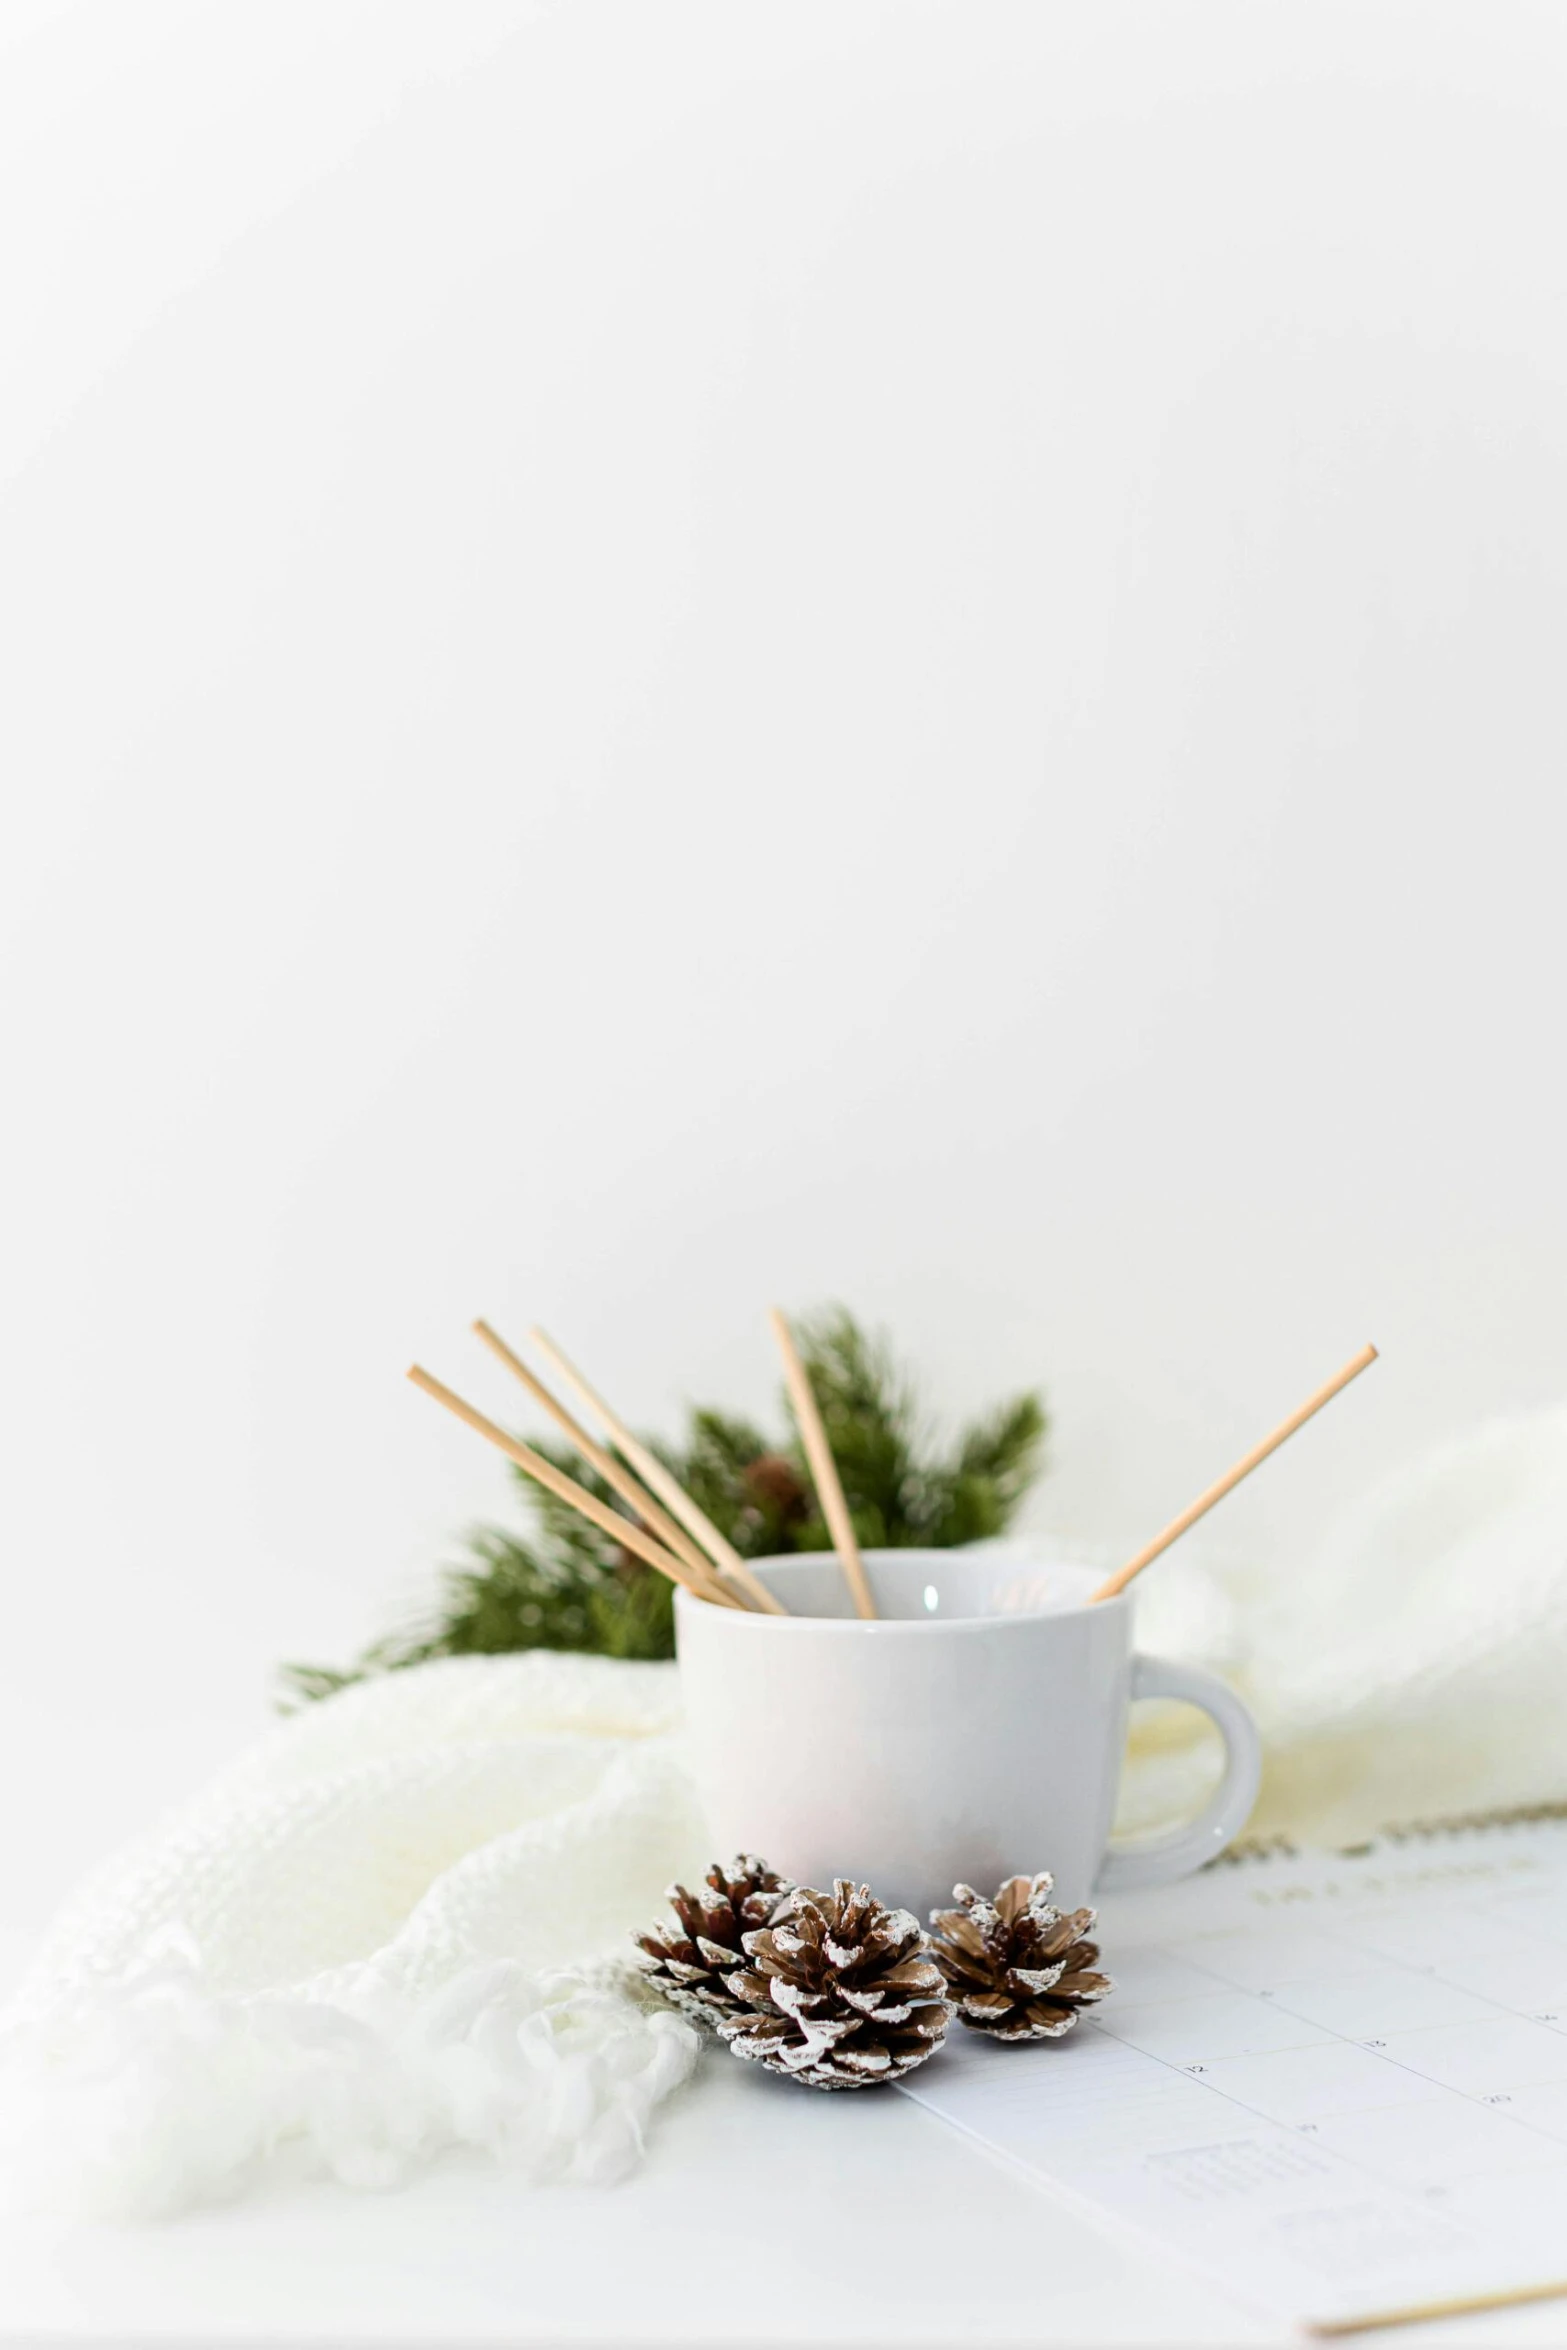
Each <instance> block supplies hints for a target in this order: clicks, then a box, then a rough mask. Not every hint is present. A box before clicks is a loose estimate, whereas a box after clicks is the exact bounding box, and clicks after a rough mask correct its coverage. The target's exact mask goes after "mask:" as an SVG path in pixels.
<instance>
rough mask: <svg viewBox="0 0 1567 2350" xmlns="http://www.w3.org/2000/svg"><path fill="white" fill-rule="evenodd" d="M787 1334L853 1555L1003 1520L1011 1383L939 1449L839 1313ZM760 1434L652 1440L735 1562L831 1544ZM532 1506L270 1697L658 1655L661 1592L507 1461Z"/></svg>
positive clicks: (594, 1487) (564, 1456) (746, 1424)
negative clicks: (464, 1669) (380, 1679)
mask: <svg viewBox="0 0 1567 2350" xmlns="http://www.w3.org/2000/svg"><path fill="white" fill-rule="evenodd" d="M795 1335H796V1338H797V1341H798V1343H799V1347H800V1352H801V1355H802V1356H803V1358H804V1361H805V1366H806V1369H807V1371H808V1373H809V1374H810V1380H811V1385H812V1388H813V1389H814V1391H815V1394H816V1398H817V1401H818V1403H819V1404H820V1406H821V1412H822V1418H823V1420H824V1421H825V1423H826V1427H827V1435H828V1439H829V1441H830V1443H831V1445H832V1450H833V1457H834V1459H835V1460H836V1462H837V1464H838V1474H839V1476H840V1477H841V1479H842V1481H843V1489H844V1497H845V1499H846V1501H847V1502H848V1505H849V1513H850V1516H851V1517H852V1518H853V1521H854V1530H855V1532H856V1534H857V1535H858V1536H859V1538H860V1541H861V1542H862V1543H863V1544H864V1545H865V1547H866V1548H867V1549H868V1550H906V1549H911V1548H925V1549H935V1550H946V1549H950V1548H952V1547H954V1546H955V1545H956V1544H958V1543H961V1542H977V1541H980V1540H981V1539H983V1538H984V1537H985V1536H986V1535H991V1534H999V1533H1001V1532H1002V1531H1003V1530H1004V1528H1005V1527H1006V1526H1007V1524H1008V1523H1009V1521H1010V1520H1011V1518H1012V1516H1013V1515H1014V1513H1015V1511H1016V1510H1017V1507H1018V1505H1019V1503H1020V1502H1021V1501H1022V1499H1023V1496H1024V1495H1025V1494H1026V1492H1027V1491H1028V1488H1029V1486H1030V1485H1031V1484H1032V1483H1033V1481H1034V1478H1035V1477H1036V1476H1037V1475H1038V1473H1039V1469H1040V1465H1041V1454H1042V1451H1043V1445H1044V1437H1045V1431H1046V1427H1047V1421H1046V1418H1045V1411H1044V1406H1043V1404H1042V1402H1041V1400H1040V1398H1039V1397H1038V1396H1037V1395H1034V1394H1028V1395H1019V1396H1016V1397H1014V1398H1013V1399H1012V1400H1011V1401H1010V1402H1008V1403H1005V1404H1001V1405H998V1406H997V1407H996V1409H995V1410H994V1411H992V1412H989V1413H987V1414H986V1416H985V1417H984V1418H983V1419H981V1420H978V1421H976V1422H974V1424H973V1425H972V1426H970V1427H968V1428H966V1429H964V1430H962V1431H961V1432H960V1434H959V1436H958V1438H957V1441H956V1443H955V1444H953V1445H951V1446H948V1447H943V1446H942V1445H941V1444H940V1443H939V1441H938V1440H937V1438H936V1437H935V1436H934V1435H933V1434H932V1432H931V1430H930V1429H929V1428H928V1426H927V1425H926V1423H925V1420H924V1417H923V1415H922V1413H921V1410H920V1406H919V1398H918V1393H917V1390H916V1388H915V1385H914V1382H913V1380H912V1379H911V1378H910V1377H909V1376H908V1374H907V1373H905V1372H903V1371H901V1370H900V1369H899V1367H898V1365H897V1363H896V1362H895V1360H894V1358H893V1355H892V1353H891V1350H890V1348H889V1347H888V1345H887V1343H886V1341H885V1340H884V1339H882V1338H879V1337H873V1336H871V1335H869V1334H867V1333H866V1332H865V1331H864V1330H862V1329H861V1327H860V1325H859V1324H858V1322H856V1320H855V1319H854V1316H853V1315H852V1314H850V1313H849V1312H848V1311H847V1309H846V1308H844V1307H842V1306H831V1307H827V1308H825V1309H824V1310H822V1311H821V1312H819V1313H817V1314H814V1315H811V1316H809V1317H807V1318H805V1319H803V1320H801V1321H799V1322H798V1323H797V1324H796V1328H795ZM790 1425H791V1434H790V1436H789V1438H788V1439H787V1440H785V1441H783V1442H775V1441H773V1440H771V1439H770V1438H769V1437H768V1436H767V1435H766V1433H765V1432H764V1431H763V1430H762V1429H761V1428H759V1427H757V1426H756V1425H755V1424H754V1423H753V1422H752V1421H750V1420H743V1419H737V1418H735V1417H733V1416H731V1415H730V1414H728V1413H724V1412H719V1411H714V1410H711V1409H705V1408H704V1409H697V1410H693V1411H692V1413H691V1416H690V1424H689V1428H688V1430H687V1435H686V1441H685V1445H684V1447H683V1448H678V1449H677V1448H672V1447H669V1446H666V1445H662V1444H657V1445H655V1446H654V1450H655V1451H656V1452H657V1453H658V1455H659V1458H660V1459H661V1460H663V1461H664V1462H665V1463H666V1464H667V1465H668V1467H669V1468H670V1469H671V1470H672V1471H673V1472H674V1474H675V1476H677V1477H678V1478H679V1479H680V1481H681V1483H682V1484H683V1485H684V1486H685V1488H686V1490H687V1491H688V1492H689V1493H690V1495H691V1497H692V1499H693V1500H694V1501H696V1502H697V1503H698V1504H699V1505H700V1506H701V1508H702V1509H704V1510H705V1511H706V1513H707V1515H708V1516H709V1517H710V1518H711V1519H712V1521H713V1523H714V1525H715V1526H717V1527H718V1528H719V1530H720V1532H722V1533H724V1534H726V1535H727V1536H728V1537H729V1540H730V1541H731V1542H732V1543H733V1544H734V1546H735V1548H736V1550H738V1551H739V1552H740V1554H741V1556H742V1557H744V1558H764V1557H768V1556H772V1555H776V1554H777V1553H778V1552H780V1551H798V1550H830V1549H831V1548H832V1536H831V1534H830V1533H829V1532H828V1529H827V1526H826V1524H825V1523H824V1521H823V1519H822V1516H821V1513H820V1511H819V1510H818V1509H817V1506H816V1497H815V1495H814V1493H813V1492H812V1490H811V1483H810V1476H809V1472H808V1470H807V1467H806V1463H805V1456H804V1453H803V1452H802V1450H801V1448H800V1443H799V1436H798V1431H796V1430H794V1429H793V1422H792V1415H791V1422H790ZM535 1449H536V1450H537V1451H539V1452H542V1453H544V1454H546V1455H547V1457H548V1458H549V1459H550V1460H552V1461H554V1462H556V1463H557V1465H558V1466H559V1467H560V1468H562V1469H564V1470H565V1471H566V1472H567V1473H568V1475H570V1476H572V1477H574V1478H576V1480H577V1482H578V1483H579V1484H581V1485H585V1486H586V1487H587V1488H588V1490H589V1491H590V1492H591V1493H594V1494H596V1495H597V1496H598V1498H599V1499H600V1500H601V1501H604V1502H607V1503H608V1504H609V1505H610V1507H611V1508H612V1509H614V1510H615V1511H616V1512H617V1514H619V1515H621V1516H625V1515H626V1514H627V1513H626V1511H625V1507H624V1504H623V1503H622V1502H621V1501H620V1499H619V1497H618V1496H617V1495H616V1494H615V1493H614V1492H613V1491H612V1490H611V1489H610V1488H609V1487H608V1486H607V1485H606V1484H605V1483H604V1482H603V1480H602V1478H600V1477H599V1476H598V1475H597V1473H596V1472H595V1471H594V1470H593V1469H591V1468H590V1467H589V1466H588V1464H587V1463H586V1462H585V1461H583V1460H581V1459H580V1458H579V1456H578V1455H577V1454H576V1453H574V1452H572V1451H570V1450H569V1449H568V1448H564V1447H561V1446H559V1445H555V1444H551V1443H541V1442H538V1441H537V1440H535ZM514 1474H515V1475H516V1476H517V1479H518V1482H519V1484H520V1485H521V1486H522V1488H523V1491H524V1494H525V1496H526V1499H527V1503H528V1505H529V1507H530V1508H531V1510H532V1513H533V1517H534V1520H535V1527H536V1531H535V1533H534V1535H533V1537H532V1538H531V1539H529V1540H523V1539H521V1538H520V1537H519V1536H517V1535H515V1534H512V1533H510V1532H507V1531H503V1530H501V1529H499V1528H495V1527H488V1526H484V1527H479V1528H477V1529H476V1530H475V1531H474V1532H473V1533H471V1534H470V1535H469V1536H468V1538H467V1556H466V1557H465V1558H464V1559H463V1561H462V1562H461V1563H460V1564H459V1565H455V1566H452V1567H449V1568H447V1569H446V1570H445V1572H444V1574H443V1576H442V1578H441V1585H440V1590H439V1593H438V1597H437V1600H436V1604H435V1606H434V1608H433V1610H432V1612H431V1614H430V1616H429V1618H428V1619H427V1620H426V1621H425V1622H424V1623H422V1624H414V1625H410V1626H409V1627H407V1628H406V1629H405V1630H404V1631H402V1632H399V1633H393V1634H390V1635H388V1636H387V1637H386V1638H384V1639H382V1640H378V1641H376V1642H375V1643H374V1644H373V1645H372V1646H371V1647H370V1648H368V1649H366V1651H365V1653H364V1654H363V1656H362V1657H361V1658H360V1660H359V1662H358V1663H357V1664H356V1665H353V1666H351V1667H349V1668H347V1669H346V1670H336V1669H334V1668H332V1667H330V1666H323V1665H286V1666H284V1668H283V1675H282V1678H283V1684H284V1701H285V1703H292V1702H296V1701H300V1700H306V1699H310V1698H315V1697H327V1696H330V1695H331V1693H332V1691H333V1690H335V1689H342V1688H345V1687H346V1686H347V1685H348V1683H349V1682H351V1681H361V1680H364V1679H365V1678H367V1676H369V1675H370V1674H373V1673H382V1672H390V1671H394V1670H396V1669H397V1668H398V1667H399V1666H403V1665H416V1664H423V1663H424V1662H426V1660H427V1659H429V1658H431V1657H438V1656H494V1655H499V1654H504V1653H506V1652H509V1651H511V1650H514V1649H520V1648H563V1649H577V1650H582V1651H588V1652H591V1653H592V1654H595V1655H599V1656H617V1657H633V1658H654V1657H667V1656H672V1655H673V1654H674V1646H675V1640H674V1616H673V1607H672V1602H673V1596H674V1593H673V1587H672V1585H671V1584H670V1583H669V1582H668V1581H666V1579H665V1578H664V1576H662V1575H660V1574H659V1573H657V1571H656V1570H655V1569H653V1568H651V1567H647V1566H644V1565H643V1563H642V1561H641V1560H640V1559H638V1558H636V1557H635V1556H634V1555H633V1554H632V1553H631V1552H630V1551H627V1550H625V1549H623V1548H621V1546H620V1545H619V1544H617V1543H616V1542H615V1541H614V1540H613V1539H612V1537H610V1536H609V1535H607V1534H602V1533H600V1531H599V1530H598V1528H597V1527H595V1526H590V1525H589V1524H588V1523H587V1521H586V1520H585V1519H583V1518H580V1517H578V1515H577V1514H576V1512H575V1511H574V1510H570V1509H568V1508H567V1507H566V1506H565V1504H564V1503H563V1502H561V1501H558V1500H557V1499H556V1498H555V1496H554V1495H553V1494H549V1493H546V1492H545V1491H544V1490H543V1489H542V1487H540V1486H538V1485H535V1484H534V1483H533V1482H532V1480H531V1479H530V1478H528V1477H525V1476H524V1475H523V1474H522V1472H521V1471H520V1470H517V1471H515V1472H514Z"/></svg>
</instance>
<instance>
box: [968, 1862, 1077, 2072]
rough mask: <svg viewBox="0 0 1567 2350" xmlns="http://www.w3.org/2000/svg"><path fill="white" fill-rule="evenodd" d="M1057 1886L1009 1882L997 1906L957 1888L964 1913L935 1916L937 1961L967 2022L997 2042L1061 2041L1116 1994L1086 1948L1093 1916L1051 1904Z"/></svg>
mask: <svg viewBox="0 0 1567 2350" xmlns="http://www.w3.org/2000/svg"><path fill="white" fill-rule="evenodd" d="M1053 1884H1054V1879H1053V1878H1052V1877H1050V1876H1048V1875H1046V1876H1039V1877H1008V1879H1007V1881H1006V1883H1005V1884H1004V1885H1003V1886H1002V1888H1001V1890H1000V1892H999V1893H998V1894H997V1895H996V1898H995V1900H994V1901H982V1900H981V1899H980V1897H979V1895H978V1894H977V1893H976V1892H975V1891H974V1889H973V1887H972V1886H971V1885H954V1886H953V1888H952V1893H953V1899H954V1900H956V1901H960V1902H961V1903H962V1905H963V1906H962V1908H961V1909H940V1910H935V1911H933V1912H932V1915H931V1921H930V1922H931V1937H930V1947H931V1955H932V1956H933V1958H934V1959H935V1961H936V1964H937V1966H938V1967H939V1968H940V1969H941V1972H942V1974H943V1976H944V1977H945V1978H946V1982H947V1986H948V1989H949V1991H950V1992H951V1995H952V2001H953V2005H954V2006H955V2007H956V2009H957V2011H958V2017H959V2020H960V2022H962V2023H965V2024H968V2025H969V2026H970V2027H971V2028H972V2029H973V2030H974V2031H976V2032H988V2033H989V2034H990V2035H991V2037H992V2038H993V2039H996V2040H1059V2039H1060V2037H1061V2035H1062V2033H1063V2032H1069V2031H1070V2030H1071V2029H1072V2026H1073V2025H1074V2024H1075V2023H1076V2021H1077V2018H1078V2013H1079V2011H1080V2010H1081V2009H1082V2008H1084V2007H1087V2006H1089V2005H1091V2004H1092V2002H1093V2001H1094V2000H1096V1999H1103V1997H1104V1995H1105V1993H1106V1992H1107V1991H1109V1990H1112V1989H1113V1988H1114V1986H1113V1984H1112V1983H1111V1981H1110V1978H1109V1976H1108V1975H1096V1974H1093V1973H1091V1972H1090V1969H1091V1968H1092V1966H1093V1963H1094V1961H1095V1959H1096V1958H1097V1957H1098V1956H1099V1948H1098V1945H1097V1943H1094V1942H1085V1941H1084V1940H1083V1938H1082V1937H1083V1936H1084V1934H1086V1933H1087V1931H1088V1929H1089V1928H1090V1927H1091V1926H1092V1925H1093V1922H1094V1913H1093V1911H1092V1910H1091V1909H1074V1910H1069V1911H1067V1912H1066V1913H1065V1914H1064V1915H1063V1913H1062V1912H1061V1911H1060V1910H1059V1909H1057V1908H1055V1906H1054V1905H1053V1903H1052V1902H1051V1900H1050V1893H1051V1888H1052V1886H1053Z"/></svg>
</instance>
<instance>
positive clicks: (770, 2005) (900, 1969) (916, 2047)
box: [719, 1877, 951, 2089]
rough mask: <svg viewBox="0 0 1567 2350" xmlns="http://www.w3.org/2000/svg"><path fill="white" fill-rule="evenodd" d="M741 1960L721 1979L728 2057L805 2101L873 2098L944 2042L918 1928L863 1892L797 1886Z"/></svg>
mask: <svg viewBox="0 0 1567 2350" xmlns="http://www.w3.org/2000/svg"><path fill="white" fill-rule="evenodd" d="M745 1948H746V1956H747V1958H748V1959H749V1961H750V1964H749V1965H748V1966H747V1967H746V1969H745V1970H744V1971H743V1972H742V1973H739V1974H734V1975H731V1976H730V1978H729V1989H730V1990H731V1991H732V1992H733V1993H734V1995H735V1998H736V2000H737V2002H738V2003H739V2004H738V2012H736V2013H733V2014H731V2015H729V2016H727V2017H725V2019H724V2020H723V2022H722V2023H721V2024H720V2025H719V2030H720V2032H721V2033H722V2035H723V2037H724V2039H725V2040H727V2041H728V2043H729V2046H730V2049H731V2050H732V2052H733V2053H734V2054H735V2055H736V2056H745V2057H751V2058H754V2059H755V2061H756V2062H757V2063H759V2064H765V2065H766V2066H767V2067H768V2068H769V2070H770V2071H772V2072H777V2073H787V2074H788V2075H789V2077H790V2078H791V2079H792V2080H796V2081H804V2082H806V2083H807V2084H808V2086H809V2087H811V2088H813V2089H869V2088H872V2087H874V2086H875V2085H876V2084H877V2083H878V2082H881V2081H896V2080H900V2079H901V2078H902V2076H903V2075H904V2074H905V2073H908V2072H912V2071H913V2070H914V2067H915V2066H916V2065H917V2064H923V2063H924V2062H925V2059H926V2058H927V2057H928V2056H934V2055H935V2053H936V2050H937V2049H938V2048H939V2047H940V2046H941V2043H942V2041H943V2040H944V2039H945V2038H946V2035H947V2021H948V2017H949V2014H950V2012H951V2011H950V2010H949V2008H948V2006H947V2001H946V1995H945V1992H944V1990H943V1987H942V1980H941V1971H940V1969H939V1968H938V1967H936V1966H935V1965H933V1964H932V1962H931V1958H930V1954H929V1951H928V1949H927V1947H926V1942H925V1936H924V1934H923V1932H922V1931H921V1928H920V1923H919V1920H918V1919H917V1918H916V1917H915V1916H914V1915H913V1913H912V1912H911V1911H909V1910H906V1909H885V1908H883V1906H882V1904H881V1903H880V1902H879V1901H877V1900H876V1899H875V1898H874V1896H873V1895H872V1893H871V1891H870V1888H869V1887H868V1886H866V1885H861V1886H860V1887H859V1888H858V1889H856V1888H855V1886H854V1885H853V1884H852V1883H851V1882H850V1880H849V1879H848V1878H847V1877H840V1878H839V1879H838V1880H837V1882H836V1883H835V1884H834V1886H833V1889H832V1892H831V1894H826V1893H817V1892H814V1891H812V1889H811V1888H810V1887H809V1886H801V1887H800V1888H799V1889H798V1890H797V1891H796V1892H794V1893H791V1894H790V1896H789V1898H788V1900H787V1901H785V1902H784V1903H783V1904H782V1906H781V1907H780V1908H779V1910H778V1911H777V1913H776V1914H775V1916H774V1917H773V1920H772V1923H771V1924H770V1925H767V1926H764V1927H762V1928H760V1929H759V1931H757V1932H756V1933H752V1934H747V1935H746V1936H745Z"/></svg>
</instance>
